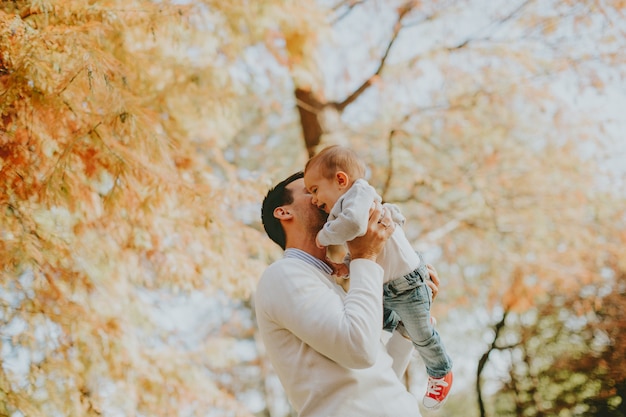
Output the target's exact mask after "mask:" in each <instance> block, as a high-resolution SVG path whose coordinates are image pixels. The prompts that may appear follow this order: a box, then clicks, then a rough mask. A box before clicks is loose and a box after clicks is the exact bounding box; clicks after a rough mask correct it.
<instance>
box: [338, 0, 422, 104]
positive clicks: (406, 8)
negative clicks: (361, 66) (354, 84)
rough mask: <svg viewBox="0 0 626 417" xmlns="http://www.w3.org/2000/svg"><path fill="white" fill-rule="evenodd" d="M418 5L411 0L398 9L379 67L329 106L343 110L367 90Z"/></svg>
mask: <svg viewBox="0 0 626 417" xmlns="http://www.w3.org/2000/svg"><path fill="white" fill-rule="evenodd" d="M417 5H418V2H417V1H416V0H411V1H409V2H407V3H406V4H404V5H403V6H402V7H400V8H399V9H398V19H397V20H396V23H395V24H394V27H393V35H392V37H391V39H390V41H389V43H388V44H387V48H386V49H385V53H384V54H383V56H382V58H381V60H380V63H379V65H378V68H377V69H376V71H375V72H374V74H372V75H371V76H370V77H369V78H368V79H367V80H365V82H364V83H363V84H361V86H360V87H359V88H357V89H356V90H355V91H354V92H353V93H352V94H350V95H349V96H348V97H347V98H346V99H345V100H343V101H342V102H332V103H328V106H332V107H334V108H335V109H337V111H339V112H342V111H343V110H344V109H345V108H346V107H347V106H349V105H350V104H352V103H353V102H354V101H355V100H356V99H357V98H359V96H360V95H361V94H363V92H364V91H365V90H367V89H368V88H369V87H370V86H371V85H372V83H373V82H374V80H375V79H376V78H377V77H378V76H379V75H380V74H381V73H382V71H383V68H384V66H385V62H386V61H387V57H388V56H389V52H390V51H391V47H392V46H393V44H394V43H395V42H396V39H398V35H399V34H400V30H401V29H402V20H403V19H404V18H405V17H406V16H407V15H408V14H409V13H410V12H411V11H412V10H413V8H415V7H416V6H417Z"/></svg>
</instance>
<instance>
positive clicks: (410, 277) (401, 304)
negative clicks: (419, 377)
mask: <svg viewBox="0 0 626 417" xmlns="http://www.w3.org/2000/svg"><path fill="white" fill-rule="evenodd" d="M419 257H420V261H421V263H420V265H419V267H418V268H417V269H416V270H414V271H413V272H411V273H409V274H407V275H405V276H403V277H401V278H396V279H394V280H391V281H389V282H388V283H386V284H385V285H384V286H383V307H384V309H383V311H384V317H383V327H384V329H385V330H388V331H393V330H394V329H395V328H396V327H397V326H398V324H399V323H400V321H402V324H403V325H404V327H405V329H406V331H407V333H408V334H409V336H410V338H411V341H412V342H413V346H415V349H416V350H417V352H418V353H419V354H420V356H421V357H422V360H423V361H424V365H426V372H427V373H428V375H430V376H432V377H433V378H441V377H443V376H445V375H446V374H447V373H448V372H450V370H451V369H452V359H450V357H449V356H448V354H447V353H446V349H445V347H444V345H443V342H442V341H441V338H440V337H439V333H437V330H435V328H434V327H433V326H432V324H431V322H430V305H431V303H432V290H431V289H430V287H429V286H428V285H426V280H429V279H430V274H429V273H428V269H427V268H426V264H425V263H424V260H423V259H422V255H421V254H419Z"/></svg>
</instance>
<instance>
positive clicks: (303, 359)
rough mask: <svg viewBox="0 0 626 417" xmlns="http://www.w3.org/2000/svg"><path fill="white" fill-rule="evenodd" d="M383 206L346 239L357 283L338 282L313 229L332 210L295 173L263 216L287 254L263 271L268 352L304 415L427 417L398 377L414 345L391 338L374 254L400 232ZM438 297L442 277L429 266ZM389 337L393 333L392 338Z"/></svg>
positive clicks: (259, 301)
mask: <svg viewBox="0 0 626 417" xmlns="http://www.w3.org/2000/svg"><path fill="white" fill-rule="evenodd" d="M381 211H382V210H381V207H380V205H378V206H377V207H376V209H374V210H373V211H372V213H371V215H370V221H369V224H368V230H367V232H366V234H365V235H364V236H362V237H358V238H356V239H354V240H352V241H351V242H349V243H348V250H349V251H350V254H351V262H350V289H349V291H348V292H345V291H344V290H343V289H342V288H341V287H340V286H338V285H337V284H335V281H334V279H333V278H332V276H331V274H332V269H331V268H330V267H329V266H328V265H327V264H326V263H325V259H326V250H325V249H321V248H318V247H317V245H316V244H315V236H316V235H317V232H318V231H319V230H320V228H321V227H322V225H323V224H324V223H325V221H326V214H325V213H324V212H322V211H320V210H319V209H318V208H317V207H316V206H314V205H313V204H312V202H311V195H310V194H309V193H308V192H307V190H306V188H305V186H304V180H303V179H302V173H297V174H294V175H292V176H291V177H289V178H287V179H285V180H284V181H282V182H281V183H279V184H278V185H277V186H276V187H274V188H273V189H272V190H270V191H269V192H268V194H267V196H266V197H265V199H264V201H263V210H262V220H263V225H264V227H265V230H266V232H267V234H268V236H269V237H270V238H271V239H272V240H273V241H274V242H276V243H277V244H278V245H279V246H281V248H283V249H285V254H284V258H283V259H281V260H278V261H276V262H275V263H273V264H272V265H270V266H269V267H268V268H267V269H266V270H265V272H264V273H263V275H262V277H261V280H260V281H259V284H258V288H257V292H256V294H255V304H256V315H257V321H258V325H259V330H260V333H261V337H262V339H263V342H264V344H265V347H266V350H267V353H268V356H269V358H270V361H271V362H272V365H273V366H274V369H275V371H276V373H277V375H278V377H279V378H280V381H281V383H282V385H283V387H284V389H285V392H286V394H287V397H288V398H289V401H290V402H291V404H292V405H293V407H294V408H295V410H296V411H297V412H298V415H299V417H352V416H354V417H368V416H371V417H400V416H402V417H419V416H420V412H419V408H418V405H417V400H416V399H415V397H413V396H412V395H411V394H410V393H409V392H407V390H406V388H405V387H404V385H403V384H402V382H401V380H400V376H401V375H402V374H403V373H404V371H405V370H406V366H407V365H408V362H409V360H410V356H411V352H412V349H413V347H412V345H411V343H410V342H409V341H408V340H406V339H404V338H403V337H402V336H401V335H399V333H398V332H394V334H393V336H391V339H390V340H389V341H388V342H387V343H386V344H385V343H384V339H385V338H386V337H385V336H384V335H383V333H384V332H383V331H382V318H383V309H382V285H383V270H382V268H381V267H380V266H379V265H378V264H376V262H375V260H376V257H377V255H378V254H379V252H380V251H381V250H382V248H383V245H384V243H385V241H386V240H387V238H389V236H390V235H391V233H392V232H393V227H394V226H393V223H392V221H391V217H390V215H389V214H386V215H384V216H382V217H381ZM429 268H430V272H431V278H432V279H433V281H434V283H431V288H432V289H433V296H434V295H435V294H436V293H437V286H436V285H437V283H438V277H437V274H436V272H435V271H434V269H432V267H430V266H429ZM386 336H387V337H388V335H386Z"/></svg>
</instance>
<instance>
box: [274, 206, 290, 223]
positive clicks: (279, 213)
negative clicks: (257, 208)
mask: <svg viewBox="0 0 626 417" xmlns="http://www.w3.org/2000/svg"><path fill="white" fill-rule="evenodd" d="M274 217H276V218H277V219H278V220H285V219H290V218H291V212H290V211H289V210H287V209H286V208H285V207H284V206H280V207H276V208H275V209H274Z"/></svg>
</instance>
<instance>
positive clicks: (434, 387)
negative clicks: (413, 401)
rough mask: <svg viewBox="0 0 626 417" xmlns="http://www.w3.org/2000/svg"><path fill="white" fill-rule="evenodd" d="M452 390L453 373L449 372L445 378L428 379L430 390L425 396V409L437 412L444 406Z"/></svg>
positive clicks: (427, 390)
mask: <svg viewBox="0 0 626 417" xmlns="http://www.w3.org/2000/svg"><path fill="white" fill-rule="evenodd" d="M450 388H452V372H448V373H447V375H446V376H444V377H443V378H433V377H432V376H429V377H428V388H426V394H425V395H424V400H423V403H424V407H426V408H428V409H429V410H437V409H438V408H439V407H441V406H442V405H443V403H444V402H445V401H446V398H447V397H448V393H449V392H450Z"/></svg>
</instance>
